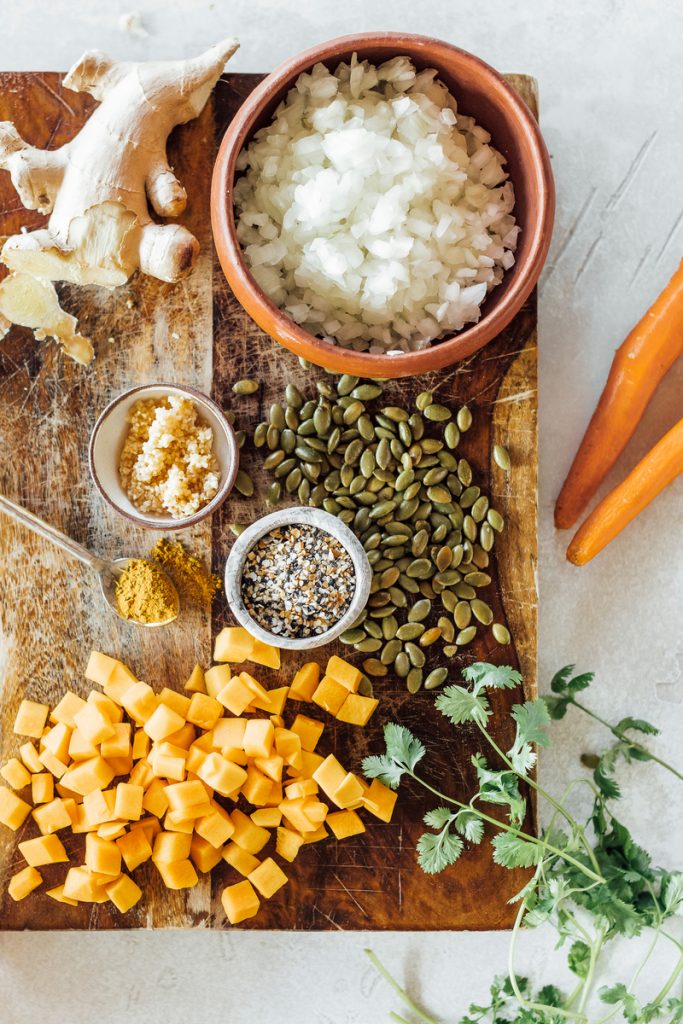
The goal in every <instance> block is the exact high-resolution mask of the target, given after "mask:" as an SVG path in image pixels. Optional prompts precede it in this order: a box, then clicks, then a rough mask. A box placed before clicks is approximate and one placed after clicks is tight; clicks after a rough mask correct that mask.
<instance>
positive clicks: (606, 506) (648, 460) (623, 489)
mask: <svg viewBox="0 0 683 1024" xmlns="http://www.w3.org/2000/svg"><path fill="white" fill-rule="evenodd" d="M679 473H683V420H679V421H678V423H677V424H676V426H675V427H672V428H671V430H670V431H669V433H668V434H665V435H664V437H663V438H662V439H661V441H659V442H658V443H657V444H656V445H655V446H654V448H653V449H652V451H650V452H648V454H647V455H646V456H645V458H644V459H642V460H641V461H640V462H639V463H638V465H637V466H636V467H635V469H633V470H632V471H631V472H630V473H629V475H628V476H627V477H626V479H625V480H624V481H623V483H620V484H619V485H618V487H615V488H614V490H613V491H611V492H610V493H609V494H608V495H607V497H606V498H603V500H602V501H601V502H600V504H599V505H597V507H596V508H595V509H594V510H593V511H592V512H591V514H590V515H589V517H588V519H586V521H585V523H584V524H583V526H581V527H580V529H579V530H578V531H577V533H576V535H575V536H574V538H573V540H572V542H571V544H570V545H569V547H568V548H567V558H568V560H569V561H570V562H573V563H574V565H585V564H586V562H590V560H591V558H595V556H596V555H597V554H599V553H600V551H602V549H603V548H604V547H606V545H607V544H609V542H610V541H612V540H614V538H615V537H616V536H618V535H619V534H620V533H621V531H622V530H623V529H624V528H625V527H627V526H628V524H629V523H630V522H631V520H633V519H635V517H636V516H637V515H638V513H639V512H642V511H643V509H644V508H645V507H646V506H647V505H649V504H650V502H651V501H653V500H654V498H656V497H657V495H658V494H659V492H660V491H663V490H664V488H665V487H668V485H669V484H670V483H671V481H672V480H675V479H676V477H677V476H678V474H679Z"/></svg>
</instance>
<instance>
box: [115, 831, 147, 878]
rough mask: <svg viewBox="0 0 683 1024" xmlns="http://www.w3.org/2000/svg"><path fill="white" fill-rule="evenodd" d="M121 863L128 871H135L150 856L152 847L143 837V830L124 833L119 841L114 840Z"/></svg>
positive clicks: (144, 836) (145, 837)
mask: <svg viewBox="0 0 683 1024" xmlns="http://www.w3.org/2000/svg"><path fill="white" fill-rule="evenodd" d="M116 845H117V846H118V848H119V851H120V853H121V857H122V858H123V863H124V864H125V865H126V867H127V868H128V870H129V871H135V869H136V868H137V867H139V866H140V865H141V864H144V863H145V861H148V860H149V859H150V857H151V856H152V847H151V846H150V843H149V840H148V839H147V836H146V835H145V832H144V829H141V828H136V829H133V831H132V832H126V834H125V835H123V836H121V838H120V839H117V840H116Z"/></svg>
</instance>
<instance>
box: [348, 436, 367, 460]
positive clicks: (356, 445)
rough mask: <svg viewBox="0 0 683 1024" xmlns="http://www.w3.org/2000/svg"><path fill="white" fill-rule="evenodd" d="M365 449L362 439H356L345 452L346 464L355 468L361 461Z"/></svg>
mask: <svg viewBox="0 0 683 1024" xmlns="http://www.w3.org/2000/svg"><path fill="white" fill-rule="evenodd" d="M364 448H365V445H364V444H363V441H362V440H361V438H360V437H358V438H356V440H355V441H351V443H350V444H349V445H348V447H347V449H346V451H345V452H344V462H345V463H346V464H347V465H349V466H355V465H356V463H357V462H358V461H359V460H360V457H361V455H362V454H363V449H364Z"/></svg>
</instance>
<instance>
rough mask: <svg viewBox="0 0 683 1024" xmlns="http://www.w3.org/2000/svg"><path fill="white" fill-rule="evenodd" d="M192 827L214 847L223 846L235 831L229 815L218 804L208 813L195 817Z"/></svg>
mask: <svg viewBox="0 0 683 1024" xmlns="http://www.w3.org/2000/svg"><path fill="white" fill-rule="evenodd" d="M194 828H195V832H196V833H197V835H198V836H201V837H202V839H206V841H207V843H211V845H212V846H213V847H214V848H215V849H218V848H219V847H222V846H224V845H225V843H227V841H228V839H230V837H231V836H232V834H233V833H234V831H235V826H234V825H233V823H232V819H231V818H230V815H229V814H228V813H227V811H224V810H223V808H222V807H219V806H218V804H215V805H214V806H213V807H212V809H211V810H210V811H209V813H208V814H205V815H204V816H203V817H201V818H197V820H196V822H195V826H194Z"/></svg>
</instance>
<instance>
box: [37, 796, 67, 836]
mask: <svg viewBox="0 0 683 1024" xmlns="http://www.w3.org/2000/svg"><path fill="white" fill-rule="evenodd" d="M31 817H32V818H33V820H34V821H35V823H36V825H37V826H38V828H39V829H40V831H41V833H42V835H44V836H48V835H51V833H52V832H58V831H59V830H60V829H62V828H69V827H70V826H71V816H70V815H69V812H68V810H67V808H66V807H65V806H64V800H62V799H61V798H59V797H58V798H57V799H56V800H51V801H50V803H49V804H41V805H40V807H36V808H35V809H34V810H33V811H32V812H31Z"/></svg>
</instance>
